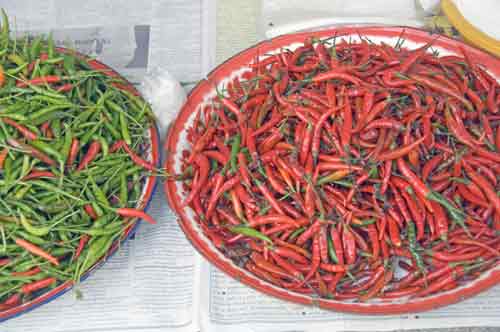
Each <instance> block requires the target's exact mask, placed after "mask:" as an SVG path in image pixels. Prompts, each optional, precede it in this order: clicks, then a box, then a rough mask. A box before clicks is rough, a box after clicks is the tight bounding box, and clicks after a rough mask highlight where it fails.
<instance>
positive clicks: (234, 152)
mask: <svg viewBox="0 0 500 332" xmlns="http://www.w3.org/2000/svg"><path fill="white" fill-rule="evenodd" d="M240 144H241V135H240V134H237V135H236V136H235V137H234V138H233V142H232V144H231V158H230V163H231V171H232V173H236V172H237V171H238V166H237V161H236V160H237V157H238V153H239V152H240Z"/></svg>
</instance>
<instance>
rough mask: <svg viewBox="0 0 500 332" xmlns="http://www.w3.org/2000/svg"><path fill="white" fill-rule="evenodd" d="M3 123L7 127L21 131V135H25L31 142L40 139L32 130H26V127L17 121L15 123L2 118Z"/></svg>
mask: <svg viewBox="0 0 500 332" xmlns="http://www.w3.org/2000/svg"><path fill="white" fill-rule="evenodd" d="M2 121H3V122H4V123H5V124H7V125H9V126H11V127H14V128H16V130H17V131H19V132H20V133H21V135H23V136H24V137H25V138H26V139H28V140H30V141H33V140H36V139H37V138H38V135H37V134H35V133H34V132H32V131H31V130H29V129H28V128H26V127H25V126H23V125H21V124H19V123H17V122H16V121H14V120H12V119H9V118H5V117H4V118H2Z"/></svg>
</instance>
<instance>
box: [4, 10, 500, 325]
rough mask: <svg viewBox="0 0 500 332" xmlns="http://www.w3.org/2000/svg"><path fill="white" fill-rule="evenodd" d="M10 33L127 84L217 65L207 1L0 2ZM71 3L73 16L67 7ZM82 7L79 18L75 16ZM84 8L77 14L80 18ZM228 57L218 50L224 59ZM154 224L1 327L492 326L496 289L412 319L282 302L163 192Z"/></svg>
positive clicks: (198, 74)
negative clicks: (248, 277)
mask: <svg viewBox="0 0 500 332" xmlns="http://www.w3.org/2000/svg"><path fill="white" fill-rule="evenodd" d="M0 6H1V7H4V8H6V10H7V11H8V12H9V15H11V16H15V17H16V19H15V20H14V26H15V29H16V31H18V33H27V32H30V33H32V32H36V33H41V32H42V33H47V32H48V31H52V32H53V34H54V36H55V37H56V39H57V40H58V42H59V43H60V44H63V45H64V44H66V43H68V44H69V45H73V46H74V47H76V48H77V49H79V50H81V51H82V52H85V53H87V54H91V55H93V56H96V57H97V58H98V59H100V60H102V61H104V62H105V63H108V64H111V65H112V66H113V67H114V68H115V69H116V70H118V71H119V72H120V73H122V74H124V75H125V76H126V77H127V78H129V79H130V80H132V81H133V82H135V83H139V82H140V81H141V79H142V78H143V77H144V75H145V74H146V72H147V71H148V70H149V69H150V68H154V67H156V66H161V67H166V68H167V69H168V70H169V71H170V72H171V73H172V74H174V75H175V76H176V77H177V78H178V79H179V80H181V81H196V80H198V79H200V78H202V77H204V75H205V74H206V73H207V72H208V70H209V69H210V68H211V66H212V65H213V64H214V63H215V50H214V48H213V47H214V41H215V0H189V1H187V0H178V1H172V0H165V1H160V0H151V1H149V0H143V1H140V2H135V1H125V0H121V1H117V0H114V1H113V2H111V1H102V0H87V1H81V2H78V5H76V3H75V2H68V1H64V0H46V1H36V0H16V1H11V0H0ZM71 9H73V10H75V11H76V13H74V14H69V13H71V11H70V10H71ZM78 13H81V14H78ZM84 13H85V14H84ZM230 55H231V54H227V55H226V56H230ZM149 213H151V214H152V215H153V216H154V217H155V218H156V220H157V221H158V222H159V223H158V225H156V226H151V225H148V224H141V225H140V227H139V229H138V231H137V234H136V236H135V237H134V238H133V239H131V240H129V241H128V242H126V243H125V244H124V245H123V246H122V247H121V248H120V250H119V251H118V252H117V253H116V254H115V255H114V256H113V257H111V258H110V259H109V261H108V262H107V263H106V264H105V265H104V266H103V267H102V268H100V269H99V270H97V271H96V272H95V273H93V274H92V275H91V276H90V277H89V278H88V279H87V280H85V282H83V283H82V284H81V285H79V286H78V287H77V289H78V290H79V291H80V292H81V293H82V295H83V297H82V298H78V297H77V296H76V294H75V292H74V291H69V292H68V293H66V294H64V295H62V296H61V297H59V298H58V299H55V300H54V301H52V302H50V303H48V304H45V305H43V306H41V307H39V308H37V309H35V310H33V311H32V312H30V313H28V314H24V315H22V316H20V317H16V318H14V319H11V320H9V321H7V322H4V323H2V324H0V331H2V332H17V331H44V332H112V331H113V332H115V331H124V332H129V331H130V332H132V331H134V332H160V331H169V332H170V331H171V332H198V331H203V332H212V331H217V332H225V331H228V332H229V331H231V332H233V331H238V332H247V331H248V332H261V331H262V332H264V331H265V332H274V331H276V332H291V331H304V332H306V331H315V332H317V331H319V332H322V331H325V332H326V331H332V330H333V331H335V330H350V331H352V330H359V331H373V330H398V329H410V328H411V329H415V328H429V327H432V328H438V327H457V326H500V286H497V287H496V288H493V289H491V290H490V291H488V292H485V293H483V294H481V295H479V296H477V297H475V298H473V299H470V300H467V301H464V302H462V303H460V304H456V305H452V306H448V307H445V308H441V309H438V310H434V311H429V312H425V313H421V314H416V315H398V316H361V315H349V314H342V313H336V312H332V311H325V310H321V309H318V308H315V307H307V306H303V305H298V304H293V303H288V302H285V301H281V300H278V299H275V298H271V297H269V296H266V295H264V294H261V293H259V292H257V291H255V290H253V289H251V288H248V287H246V286H245V285H243V284H241V283H239V282H237V281H235V280H233V279H231V278H229V277H227V276H226V275H225V274H223V273H222V272H220V271H218V270H217V269H216V268H214V267H213V266H211V265H210V264H209V263H208V262H206V261H205V260H204V259H203V258H201V257H200V256H199V255H198V254H197V253H196V251H195V250H194V249H193V247H192V246H191V244H190V243H189V241H188V240H187V239H186V238H185V236H184V234H183V233H182V231H181V230H180V228H179V226H178V224H177V220H176V216H175V215H174V213H173V212H172V211H171V210H170V209H169V208H168V206H167V204H166V201H165V197H164V194H163V192H162V189H161V188H157V191H156V195H155V197H154V199H153V201H152V203H151V206H150V208H149Z"/></svg>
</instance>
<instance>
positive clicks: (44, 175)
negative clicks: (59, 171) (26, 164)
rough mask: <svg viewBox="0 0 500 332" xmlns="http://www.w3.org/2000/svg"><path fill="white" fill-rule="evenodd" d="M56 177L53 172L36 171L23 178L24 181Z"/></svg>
mask: <svg viewBox="0 0 500 332" xmlns="http://www.w3.org/2000/svg"><path fill="white" fill-rule="evenodd" d="M55 177H56V176H55V175H54V173H52V172H51V171H42V170H37V169H34V170H32V171H31V172H30V173H29V174H28V175H26V176H25V177H23V181H27V180H31V179H38V178H55Z"/></svg>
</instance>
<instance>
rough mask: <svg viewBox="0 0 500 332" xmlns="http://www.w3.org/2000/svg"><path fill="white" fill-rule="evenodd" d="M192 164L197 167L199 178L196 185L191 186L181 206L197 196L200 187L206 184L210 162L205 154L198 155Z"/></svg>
mask: <svg viewBox="0 0 500 332" xmlns="http://www.w3.org/2000/svg"><path fill="white" fill-rule="evenodd" d="M193 161H194V163H195V164H196V165H197V166H198V170H199V176H198V181H197V182H196V184H194V185H193V187H192V188H191V191H190V192H189V195H188V197H186V199H185V200H184V203H183V205H184V206H186V205H188V204H189V203H190V202H191V201H192V200H193V199H194V198H195V197H196V195H198V194H199V192H200V190H201V188H202V187H204V186H205V185H206V184H207V182H208V174H209V172H210V162H209V161H208V158H207V157H206V155H205V154H203V153H200V154H197V155H196V156H195V157H194V160H193Z"/></svg>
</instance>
